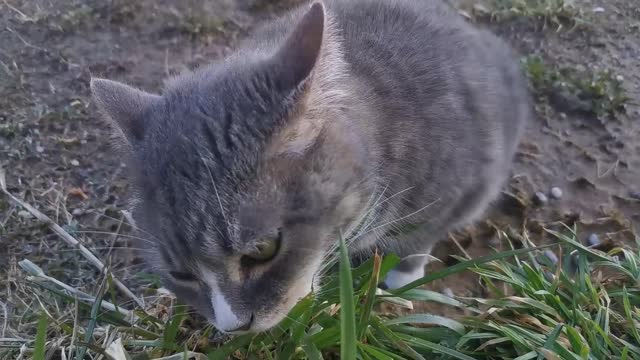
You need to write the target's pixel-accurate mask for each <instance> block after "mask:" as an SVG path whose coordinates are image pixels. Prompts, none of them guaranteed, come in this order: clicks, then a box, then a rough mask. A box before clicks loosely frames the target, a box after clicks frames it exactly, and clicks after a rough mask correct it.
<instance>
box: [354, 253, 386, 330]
mask: <svg viewBox="0 0 640 360" xmlns="http://www.w3.org/2000/svg"><path fill="white" fill-rule="evenodd" d="M381 263H382V258H381V257H380V255H378V254H375V255H374V257H373V271H372V274H371V278H370V279H369V288H368V289H367V293H366V297H365V300H364V304H363V305H362V312H361V313H360V322H359V324H358V339H360V340H362V339H363V338H364V337H365V335H366V331H367V327H368V326H369V316H370V315H371V310H372V309H373V304H374V300H375V298H376V289H377V288H378V280H379V278H378V276H379V275H380V265H381Z"/></svg>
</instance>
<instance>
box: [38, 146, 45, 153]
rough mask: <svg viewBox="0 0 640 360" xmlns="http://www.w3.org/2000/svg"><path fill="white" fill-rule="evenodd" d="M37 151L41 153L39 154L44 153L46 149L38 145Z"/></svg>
mask: <svg viewBox="0 0 640 360" xmlns="http://www.w3.org/2000/svg"><path fill="white" fill-rule="evenodd" d="M36 151H37V152H39V153H42V152H44V148H43V147H42V146H40V145H38V146H36Z"/></svg>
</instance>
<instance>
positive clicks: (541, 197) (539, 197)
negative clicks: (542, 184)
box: [533, 191, 549, 205]
mask: <svg viewBox="0 0 640 360" xmlns="http://www.w3.org/2000/svg"><path fill="white" fill-rule="evenodd" d="M533 199H534V200H535V202H536V203H537V204H538V205H544V204H546V203H547V202H548V201H549V199H548V198H547V195H545V194H544V193H543V192H541V191H538V192H537V193H536V195H535V196H534V198H533Z"/></svg>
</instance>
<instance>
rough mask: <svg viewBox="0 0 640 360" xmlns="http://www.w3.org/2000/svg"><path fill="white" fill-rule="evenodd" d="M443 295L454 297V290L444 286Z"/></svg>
mask: <svg viewBox="0 0 640 360" xmlns="http://www.w3.org/2000/svg"><path fill="white" fill-rule="evenodd" d="M442 295H444V296H447V297H450V298H452V297H454V296H455V295H454V294H453V290H451V289H450V288H444V289H442Z"/></svg>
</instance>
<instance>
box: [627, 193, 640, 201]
mask: <svg viewBox="0 0 640 360" xmlns="http://www.w3.org/2000/svg"><path fill="white" fill-rule="evenodd" d="M629 196H630V197H631V198H632V199H636V200H640V191H632V192H630V193H629Z"/></svg>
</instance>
